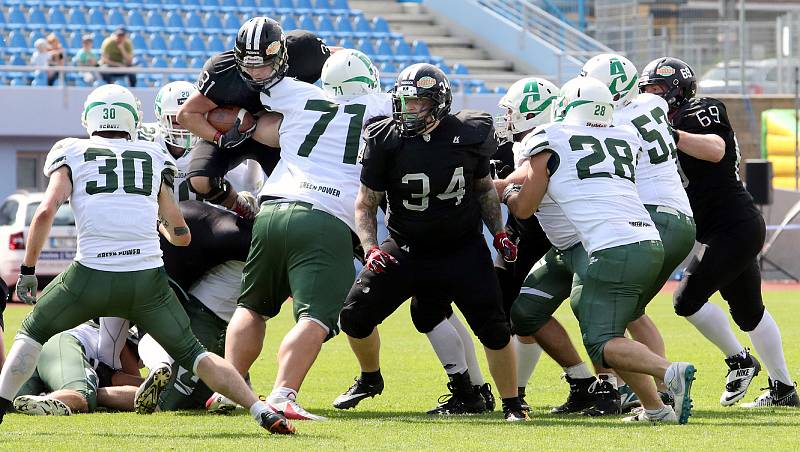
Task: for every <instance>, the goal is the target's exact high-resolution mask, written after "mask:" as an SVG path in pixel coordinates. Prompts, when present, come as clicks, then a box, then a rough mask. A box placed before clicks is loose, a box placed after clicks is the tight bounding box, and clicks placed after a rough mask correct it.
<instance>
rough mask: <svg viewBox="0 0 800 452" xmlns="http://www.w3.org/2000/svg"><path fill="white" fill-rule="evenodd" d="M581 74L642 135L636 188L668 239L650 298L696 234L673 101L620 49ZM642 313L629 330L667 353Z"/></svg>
mask: <svg viewBox="0 0 800 452" xmlns="http://www.w3.org/2000/svg"><path fill="white" fill-rule="evenodd" d="M581 75H583V76H588V77H594V78H596V79H598V80H600V81H602V82H603V83H605V84H606V85H607V86H608V88H609V90H610V91H611V95H612V99H613V103H614V118H613V120H614V125H615V126H620V125H623V124H624V125H629V126H633V127H634V128H635V129H636V130H637V131H638V132H639V136H640V137H641V139H642V143H643V146H642V148H640V149H639V152H638V154H637V159H636V161H637V163H636V190H637V191H638V193H639V198H641V200H642V202H643V203H644V207H645V208H646V209H647V212H648V213H649V214H650V218H651V219H652V220H653V223H654V224H655V226H656V229H658V233H659V236H660V237H661V242H662V243H663V245H664V263H663V265H662V267H661V271H660V272H659V274H658V278H656V280H655V282H654V283H653V285H652V287H650V288H649V290H647V291H646V292H645V293H644V294H643V295H642V296H643V297H644V298H645V299H647V300H648V301H649V300H651V299H652V298H653V297H655V295H656V294H658V292H659V291H660V290H661V288H662V287H663V286H664V283H665V282H666V281H667V280H668V279H669V277H670V276H671V275H672V273H673V272H674V271H675V268H676V267H677V266H678V265H679V264H680V263H681V262H683V260H684V259H685V258H686V256H688V255H689V253H690V252H691V251H692V247H694V239H695V225H694V219H693V218H692V208H691V206H690V205H689V199H688V198H687V196H686V191H685V190H684V189H683V184H682V182H681V178H680V175H679V173H678V166H677V158H678V155H677V154H678V153H677V149H676V147H675V143H674V141H673V139H672V133H671V132H670V128H669V120H668V117H667V115H668V112H669V107H668V106H667V103H666V102H665V101H664V99H662V98H660V97H658V96H655V95H653V94H648V93H643V94H639V87H638V83H637V82H638V79H639V74H638V71H637V70H636V67H635V66H634V65H633V63H631V62H630V61H629V60H628V59H627V58H625V57H624V56H622V55H615V54H601V55H597V56H595V57H593V58H591V59H590V60H589V61H587V62H586V64H584V65H583V68H582V70H581ZM638 314H640V315H639V316H638V318H636V320H634V321H632V322H631V323H630V324H629V325H628V330H629V331H630V333H631V336H632V337H633V338H634V339H635V340H637V341H639V342H641V343H643V344H645V345H647V346H648V347H649V348H650V350H652V351H653V352H655V353H656V354H658V355H659V356H661V357H662V358H666V356H667V355H666V349H665V346H664V339H663V338H662V337H661V333H659V331H658V329H657V328H656V326H655V324H654V323H653V322H652V320H650V318H649V317H648V316H647V315H645V314H644V312H640V313H638ZM656 385H657V386H658V387H659V390H660V391H662V392H666V387H665V386H664V382H662V381H660V380H658V379H657V380H656ZM619 391H620V393H621V396H622V409H623V410H625V411H627V410H628V409H630V408H631V407H633V406H635V405H636V404H638V401H637V400H635V394H634V393H633V391H631V390H630V388H629V387H628V385H623V386H620V388H619Z"/></svg>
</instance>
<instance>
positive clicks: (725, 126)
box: [672, 97, 760, 239]
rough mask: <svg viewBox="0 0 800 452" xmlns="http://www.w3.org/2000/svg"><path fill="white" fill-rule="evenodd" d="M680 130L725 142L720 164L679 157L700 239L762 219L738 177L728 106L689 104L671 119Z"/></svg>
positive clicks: (698, 101)
mask: <svg viewBox="0 0 800 452" xmlns="http://www.w3.org/2000/svg"><path fill="white" fill-rule="evenodd" d="M672 123H673V125H674V127H675V128H676V129H678V130H683V131H686V132H691V133H699V134H712V133H713V134H715V135H718V136H719V137H720V138H722V139H723V140H725V155H724V156H723V157H722V160H720V161H719V162H717V163H714V162H709V161H705V160H700V159H696V158H694V157H692V156H690V155H688V154H686V153H684V152H679V153H678V163H679V165H680V170H681V173H682V174H681V177H682V178H683V180H684V186H685V187H686V194H687V195H689V202H690V203H691V205H692V211H693V212H694V219H695V222H696V223H697V237H698V238H699V239H702V238H703V237H704V236H708V234H710V233H713V232H714V231H717V230H719V229H723V228H726V227H728V226H730V225H733V224H736V223H738V222H740V221H743V220H748V219H750V218H753V217H754V216H757V215H760V214H759V212H758V209H756V207H755V205H754V204H753V197H752V196H750V193H748V192H747V190H745V188H744V186H743V185H742V181H741V179H740V177H739V161H740V160H741V153H740V152H739V144H738V143H737V142H736V135H735V134H734V132H733V128H732V127H731V124H730V122H729V121H728V113H727V111H726V110H725V105H724V104H723V103H722V102H720V101H718V100H717V99H713V98H709V97H701V98H695V99H691V100H689V101H688V102H687V103H685V104H684V105H682V106H681V107H680V108H678V110H677V111H676V112H675V114H674V115H673V116H672Z"/></svg>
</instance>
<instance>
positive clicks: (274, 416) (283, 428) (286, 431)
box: [258, 411, 295, 435]
mask: <svg viewBox="0 0 800 452" xmlns="http://www.w3.org/2000/svg"><path fill="white" fill-rule="evenodd" d="M258 424H259V425H260V426H261V427H263V428H265V429H266V430H267V431H268V432H270V433H276V434H278V435H294V432H295V428H294V425H292V423H291V422H289V420H288V419H286V418H285V417H283V415H281V414H278V413H273V412H272V411H265V412H263V413H261V419H259V421H258Z"/></svg>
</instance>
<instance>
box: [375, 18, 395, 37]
mask: <svg viewBox="0 0 800 452" xmlns="http://www.w3.org/2000/svg"><path fill="white" fill-rule="evenodd" d="M372 33H373V34H374V35H377V36H381V37H388V36H389V35H391V30H389V22H386V19H384V18H383V17H376V18H374V19H372Z"/></svg>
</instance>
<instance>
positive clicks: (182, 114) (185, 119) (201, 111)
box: [178, 92, 217, 143]
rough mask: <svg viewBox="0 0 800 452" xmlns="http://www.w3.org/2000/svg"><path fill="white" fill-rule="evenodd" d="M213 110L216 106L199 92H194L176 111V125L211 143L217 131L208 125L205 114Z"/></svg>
mask: <svg viewBox="0 0 800 452" xmlns="http://www.w3.org/2000/svg"><path fill="white" fill-rule="evenodd" d="M215 108H217V104H215V103H214V102H213V101H212V100H211V99H209V98H208V97H206V96H204V95H203V94H202V93H200V92H195V93H194V94H192V95H191V96H189V98H188V99H186V102H184V103H183V105H181V108H180V109H179V110H178V123H179V124H180V125H182V126H183V127H186V129H187V130H189V132H192V133H193V134H195V135H197V136H198V137H200V138H202V139H204V140H206V141H211V142H212V143H213V142H214V137H216V135H217V129H215V128H214V126H212V125H211V124H209V123H208V120H207V119H206V113H208V112H209V111H211V110H213V109H215Z"/></svg>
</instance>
